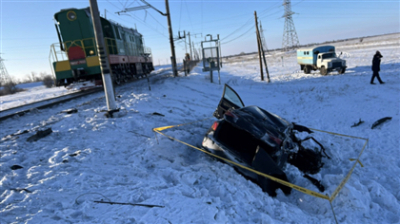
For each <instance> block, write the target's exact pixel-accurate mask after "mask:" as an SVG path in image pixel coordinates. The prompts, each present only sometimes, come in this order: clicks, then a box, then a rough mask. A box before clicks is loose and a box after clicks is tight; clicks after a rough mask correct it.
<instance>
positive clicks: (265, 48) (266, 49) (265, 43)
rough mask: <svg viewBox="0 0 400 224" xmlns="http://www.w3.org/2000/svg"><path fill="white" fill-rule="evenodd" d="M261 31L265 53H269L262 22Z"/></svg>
mask: <svg viewBox="0 0 400 224" xmlns="http://www.w3.org/2000/svg"><path fill="white" fill-rule="evenodd" d="M260 31H261V32H260V34H261V43H262V46H263V50H264V51H265V52H267V51H268V47H267V42H266V41H265V38H264V30H263V28H262V25H261V21H260Z"/></svg>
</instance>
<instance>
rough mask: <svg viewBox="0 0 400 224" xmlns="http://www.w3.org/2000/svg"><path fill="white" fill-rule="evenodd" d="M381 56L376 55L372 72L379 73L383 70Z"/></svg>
mask: <svg viewBox="0 0 400 224" xmlns="http://www.w3.org/2000/svg"><path fill="white" fill-rule="evenodd" d="M381 57H382V56H381V55H380V54H375V55H374V58H373V59H372V71H374V72H379V71H380V70H381Z"/></svg>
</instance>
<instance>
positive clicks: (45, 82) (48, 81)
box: [43, 75, 54, 88]
mask: <svg viewBox="0 0 400 224" xmlns="http://www.w3.org/2000/svg"><path fill="white" fill-rule="evenodd" d="M43 85H44V86H46V87H47V88H51V87H52V86H53V85H54V79H53V77H52V76H51V75H47V76H45V77H44V78H43Z"/></svg>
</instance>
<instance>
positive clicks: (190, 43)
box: [188, 32, 193, 60]
mask: <svg viewBox="0 0 400 224" xmlns="http://www.w3.org/2000/svg"><path fill="white" fill-rule="evenodd" d="M188 36H189V50H190V60H193V56H192V42H191V41H190V32H189V33H188Z"/></svg>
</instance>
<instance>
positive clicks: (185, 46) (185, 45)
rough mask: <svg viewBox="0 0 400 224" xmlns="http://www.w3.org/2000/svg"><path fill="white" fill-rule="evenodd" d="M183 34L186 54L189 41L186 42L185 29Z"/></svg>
mask: <svg viewBox="0 0 400 224" xmlns="http://www.w3.org/2000/svg"><path fill="white" fill-rule="evenodd" d="M183 36H184V37H185V54H186V53H187V43H186V31H185V30H184V31H183Z"/></svg>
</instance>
